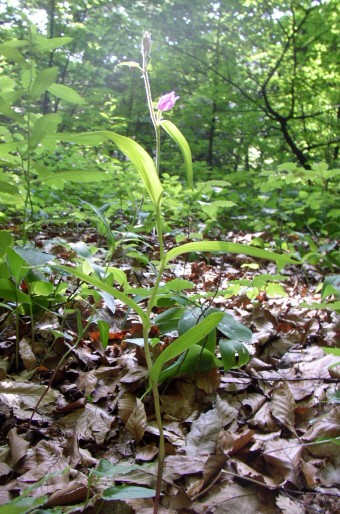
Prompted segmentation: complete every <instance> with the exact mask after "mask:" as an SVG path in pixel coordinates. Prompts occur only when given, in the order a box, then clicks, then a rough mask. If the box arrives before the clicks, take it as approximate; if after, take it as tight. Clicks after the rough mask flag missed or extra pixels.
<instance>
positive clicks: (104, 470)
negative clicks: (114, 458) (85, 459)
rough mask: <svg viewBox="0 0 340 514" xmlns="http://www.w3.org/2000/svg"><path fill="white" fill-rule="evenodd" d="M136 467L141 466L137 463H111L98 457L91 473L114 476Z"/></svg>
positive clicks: (141, 467) (128, 471) (139, 467)
mask: <svg viewBox="0 0 340 514" xmlns="http://www.w3.org/2000/svg"><path fill="white" fill-rule="evenodd" d="M136 469H143V466H140V465H139V464H131V465H128V464H111V462H110V461H109V460H107V459H100V461H99V464H98V467H97V469H95V470H94V471H93V474H95V475H100V476H105V477H114V476H115V475H125V474H126V473H130V471H135V470H136Z"/></svg>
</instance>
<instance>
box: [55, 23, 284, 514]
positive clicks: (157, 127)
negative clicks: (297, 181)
mask: <svg viewBox="0 0 340 514" xmlns="http://www.w3.org/2000/svg"><path fill="white" fill-rule="evenodd" d="M150 52H151V35H150V33H149V32H145V34H144V37H143V39H142V65H141V66H140V64H139V63H137V62H123V63H120V65H125V66H129V67H132V68H137V69H138V70H139V71H140V72H141V74H142V77H143V80H144V85H145V91H146V98H147V105H148V109H149V113H150V118H151V121H152V124H153V127H154V131H155V139H156V145H155V146H156V152H155V160H154V159H153V158H152V157H151V156H150V155H149V154H148V153H147V152H146V151H145V150H144V149H143V148H142V147H141V146H140V145H139V144H138V143H137V142H136V141H134V140H133V139H130V138H127V137H125V136H122V135H120V134H117V133H113V132H109V131H100V132H92V133H84V134H81V133H80V134H79V133H77V134H65V133H58V134H55V135H53V136H49V139H51V138H53V140H63V141H68V142H74V143H79V142H81V143H85V144H86V143H87V141H91V143H89V144H94V143H93V142H94V141H95V143H101V142H104V141H112V142H114V143H115V144H116V146H117V147H118V149H119V150H120V151H121V152H122V153H123V154H124V155H125V156H126V157H127V158H128V159H129V160H130V161H131V163H132V164H133V165H134V166H135V168H136V170H137V171H138V174H139V177H140V179H141V181H142V183H143V184H144V186H145V188H146V191H147V194H148V195H149V197H150V199H151V201H152V204H153V206H154V210H155V221H156V233H157V238H158V242H159V260H158V262H157V263H156V264H155V268H154V269H155V276H154V283H153V287H152V288H151V289H150V290H148V291H147V292H146V293H147V294H146V299H147V303H146V308H145V309H143V308H142V307H141V306H140V305H139V303H137V301H136V299H134V298H133V297H132V296H131V291H132V290H131V288H126V290H125V291H124V290H123V291H122V289H121V287H120V288H118V287H114V286H113V285H111V284H110V282H109V280H108V277H107V276H105V274H101V273H100V272H98V270H96V269H94V270H91V271H89V269H88V266H87V267H85V268H83V267H82V266H80V267H79V268H71V267H69V266H58V268H59V269H62V270H64V271H66V272H67V273H68V274H73V275H74V276H75V277H77V278H79V279H81V280H83V281H84V282H86V283H88V284H91V285H92V286H94V287H97V288H99V289H100V290H102V291H104V292H106V293H108V294H110V295H111V296H113V297H114V298H116V299H118V300H120V301H121V302H123V303H124V304H125V305H126V306H127V307H129V308H130V309H132V310H134V312H135V313H136V314H137V315H138V316H139V318H140V320H141V322H142V325H143V341H144V352H145V359H146V363H147V367H148V372H149V387H148V390H147V392H149V391H150V392H151V393H152V396H153V402H154V409H155V416H156V421H157V425H158V428H159V449H158V471H157V479H156V489H155V492H154V513H157V512H158V509H159V505H160V499H161V490H162V474H163V467H164V459H165V442H164V433H163V424H162V416H161V408H160V398H159V390H158V388H159V383H160V382H161V381H163V380H164V379H166V378H168V377H172V376H174V375H176V373H177V371H178V370H179V368H180V369H181V371H182V372H183V370H187V371H188V372H189V373H190V371H191V372H192V371H195V370H196V369H198V363H199V362H200V361H202V362H203V363H204V365H203V367H201V368H200V369H211V368H212V367H218V366H221V365H224V367H225V368H226V369H230V368H227V367H226V365H225V362H226V361H225V360H224V358H223V355H222V354H223V353H224V356H226V355H227V354H228V355H229V356H230V351H232V353H233V355H234V354H235V353H236V354H238V356H239V361H238V364H239V365H240V364H242V362H246V361H244V360H243V361H242V358H241V357H240V356H241V355H244V353H242V352H244V351H245V350H244V345H243V346H242V345H237V344H236V345H234V346H232V345H231V344H229V345H228V341H227V343H226V344H225V345H224V346H222V345H221V344H220V353H221V356H222V361H221V360H219V359H217V358H216V357H215V348H216V327H218V328H219V330H220V331H222V333H225V332H223V330H224V331H227V332H228V329H226V328H225V326H224V324H225V321H224V320H225V319H226V318H225V317H226V314H225V313H224V312H221V311H219V310H218V309H210V310H209V311H208V312H206V313H205V314H204V316H199V315H198V316H197V317H196V318H195V320H194V322H190V323H189V325H188V324H187V326H186V328H185V330H182V333H181V331H180V335H179V337H178V338H177V339H176V340H175V341H174V342H173V343H171V345H169V346H168V347H167V348H165V349H164V350H163V351H162V352H161V353H160V355H159V356H158V357H157V358H156V360H153V358H152V354H151V351H150V343H151V341H150V338H149V332H150V329H151V325H152V322H153V314H152V312H153V308H154V307H155V306H156V305H157V299H158V298H157V297H158V296H159V294H160V286H161V282H162V278H163V273H164V271H165V269H166V268H167V266H168V265H169V263H170V262H171V261H172V260H174V259H176V258H177V257H179V256H181V255H183V254H187V253H190V252H227V253H238V254H240V253H241V254H246V255H250V256H253V257H257V258H261V259H269V260H273V261H276V263H277V265H278V267H279V268H282V267H283V266H284V265H285V264H287V263H288V262H291V261H292V259H291V258H289V257H288V256H287V255H282V254H280V255H279V254H275V253H273V252H270V251H267V250H263V249H260V248H255V247H252V246H247V245H242V244H237V243H230V242H226V241H198V242H191V243H186V244H183V245H180V246H178V247H174V248H172V249H171V250H169V251H165V248H164V243H163V228H162V227H163V220H162V210H161V203H162V195H163V186H162V183H161V181H160V177H159V163H160V146H161V138H160V131H161V129H163V130H165V132H167V134H168V135H169V136H170V137H171V138H172V139H173V140H174V141H175V142H176V143H177V145H178V147H179V149H180V150H181V152H182V155H183V160H184V166H185V170H186V176H187V181H188V184H189V187H190V188H193V167H192V159H191V151H190V148H189V145H188V143H187V141H186V139H185V137H184V136H183V134H182V133H181V132H180V130H179V129H178V128H177V127H176V126H175V125H174V124H173V123H172V122H171V121H169V120H166V119H163V117H162V116H163V113H165V112H167V111H169V110H170V109H172V108H173V107H174V106H175V104H176V101H177V100H178V99H179V96H177V95H176V93H175V91H171V92H170V93H166V94H164V95H163V96H161V97H160V99H159V100H158V102H157V104H156V108H155V107H154V102H153V100H152V95H151V87H150V80H149V73H148V65H149V61H150ZM92 272H93V273H92ZM122 275H124V273H123V272H122V271H121V270H119V269H117V268H112V267H110V276H111V278H112V277H113V280H114V281H116V282H118V284H119V285H120V286H121V285H122V284H123V285H124V284H127V279H126V277H125V276H124V277H122ZM111 283H112V282H111ZM191 319H192V317H191ZM184 325H185V323H184ZM223 327H224V328H223ZM244 328H245V327H244ZM212 335H213V337H211V336H212ZM229 339H231V338H230V337H229ZM225 341H226V340H225ZM231 342H232V341H229V343H231ZM234 343H239V341H234ZM159 344H161V343H160V341H159ZM228 352H229V353H228ZM228 358H229V357H228ZM174 359H177V361H175V364H176V362H179V365H178V366H177V368H176V366H175V367H174V363H173V361H174ZM234 360H235V359H234ZM169 362H170V363H171V364H170V366H169V365H168V367H166V368H165V369H164V367H165V365H166V364H167V363H169ZM184 364H186V365H184ZM230 367H232V366H230Z"/></svg>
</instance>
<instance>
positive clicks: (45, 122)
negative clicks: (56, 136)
mask: <svg viewBox="0 0 340 514" xmlns="http://www.w3.org/2000/svg"><path fill="white" fill-rule="evenodd" d="M60 122H61V116H60V115H59V114H56V113H49V114H45V115H44V116H41V118H38V119H37V121H36V122H35V123H34V126H33V130H32V134H31V137H30V139H29V145H28V146H29V149H30V150H33V149H34V148H36V147H37V146H38V144H39V143H40V141H41V140H42V139H43V138H44V137H45V136H46V134H52V133H53V132H55V131H56V130H57V128H58V125H59V123H60Z"/></svg>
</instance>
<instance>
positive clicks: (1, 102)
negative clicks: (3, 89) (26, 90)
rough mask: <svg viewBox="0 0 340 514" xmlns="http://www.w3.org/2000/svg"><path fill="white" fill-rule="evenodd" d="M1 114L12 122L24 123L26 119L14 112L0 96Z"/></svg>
mask: <svg viewBox="0 0 340 514" xmlns="http://www.w3.org/2000/svg"><path fill="white" fill-rule="evenodd" d="M0 112H1V113H2V114H4V115H5V116H7V118H10V119H11V120H15V121H16V122H17V123H23V121H24V119H23V118H22V116H20V114H18V113H17V112H15V111H14V109H12V107H11V106H10V105H8V103H7V102H6V101H5V100H4V98H3V97H2V96H0Z"/></svg>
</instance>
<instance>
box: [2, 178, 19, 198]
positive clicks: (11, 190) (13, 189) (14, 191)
mask: <svg viewBox="0 0 340 514" xmlns="http://www.w3.org/2000/svg"><path fill="white" fill-rule="evenodd" d="M0 191H1V193H7V194H9V195H13V196H15V195H19V194H20V192H19V189H18V187H17V186H14V185H13V184H9V183H8V182H4V181H3V180H0Z"/></svg>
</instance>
